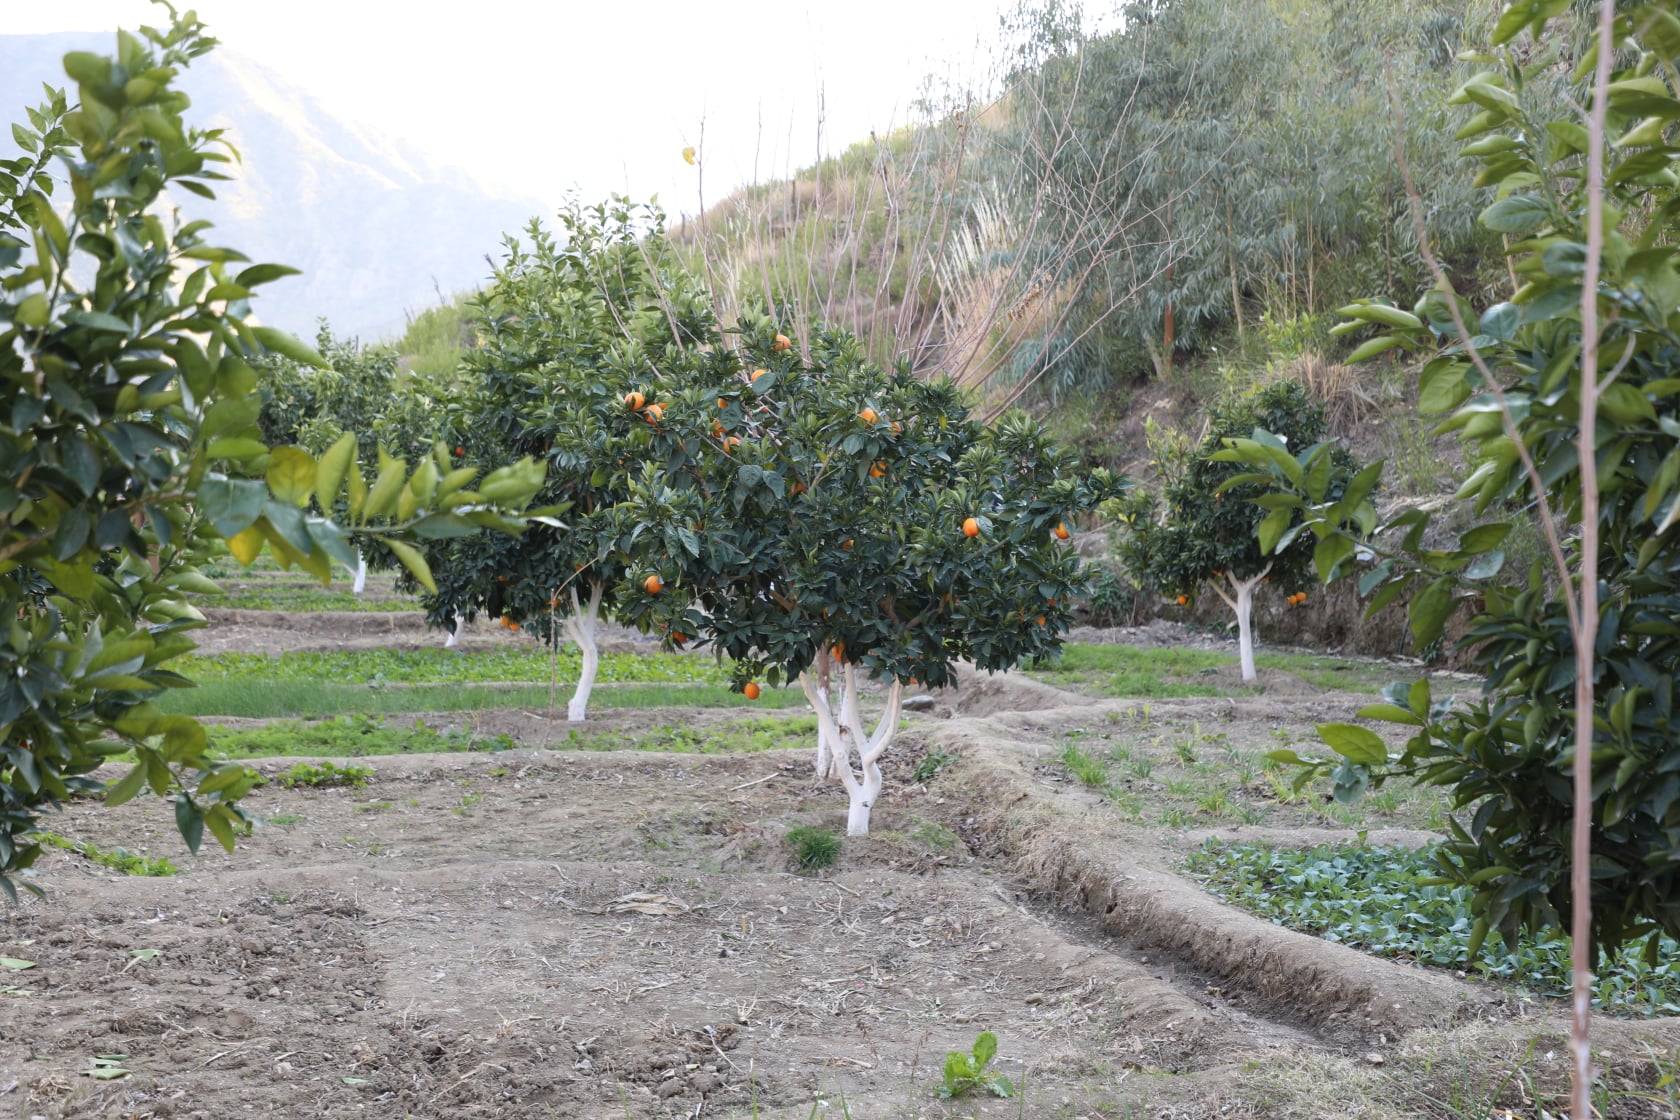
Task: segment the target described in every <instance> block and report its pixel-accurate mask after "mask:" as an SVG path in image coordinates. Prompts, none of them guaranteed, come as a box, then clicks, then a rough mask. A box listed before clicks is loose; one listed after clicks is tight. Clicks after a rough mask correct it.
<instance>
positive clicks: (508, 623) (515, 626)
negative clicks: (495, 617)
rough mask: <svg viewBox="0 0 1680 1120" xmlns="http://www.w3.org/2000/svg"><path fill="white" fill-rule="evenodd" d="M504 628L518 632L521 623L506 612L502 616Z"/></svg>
mask: <svg viewBox="0 0 1680 1120" xmlns="http://www.w3.org/2000/svg"><path fill="white" fill-rule="evenodd" d="M502 629H503V630H512V631H514V632H515V633H518V631H519V623H517V622H515V621H514V620H513V619H512V618H511V617H510V616H508V615H505V614H504V615H503V616H502Z"/></svg>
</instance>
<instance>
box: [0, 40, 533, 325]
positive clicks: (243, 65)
mask: <svg viewBox="0 0 1680 1120" xmlns="http://www.w3.org/2000/svg"><path fill="white" fill-rule="evenodd" d="M112 43H113V36H111V35H110V34H108V33H104V32H54V33H50V34H42V35H0V116H3V117H4V119H5V120H6V121H21V120H24V110H25V108H26V107H27V106H33V105H37V104H39V103H40V101H41V100H42V92H41V83H42V82H43V81H46V82H48V83H50V84H52V85H54V86H64V85H68V80H67V79H66V78H64V76H63V62H62V60H63V56H64V55H65V53H66V52H68V51H72V50H94V51H100V52H102V53H103V52H109V51H110V50H111V47H112ZM180 85H181V88H183V89H184V90H185V91H186V92H187V93H188V95H189V96H191V98H192V99H193V107H192V109H190V110H189V111H188V113H187V114H186V117H187V120H188V122H189V123H190V124H191V125H193V126H194V127H196V128H200V129H211V128H222V129H225V130H226V134H225V135H226V139H227V140H228V141H229V142H230V143H231V144H232V145H233V146H234V148H235V149H236V150H237V151H238V152H239V155H240V161H239V162H238V163H235V164H232V165H230V166H229V167H228V168H227V169H226V170H228V172H229V174H231V175H233V176H234V178H233V179H232V180H230V181H228V182H225V183H221V184H218V185H217V191H216V193H217V198H216V200H215V201H207V200H203V199H199V198H196V197H191V196H186V197H181V198H178V199H172V201H174V202H175V203H176V205H178V207H179V209H180V212H181V214H182V215H183V218H185V219H193V218H204V219H207V220H209V221H211V222H213V223H215V227H216V228H215V230H214V231H213V233H212V235H211V236H212V239H213V240H214V241H215V242H216V243H218V244H226V245H228V246H230V247H232V248H236V249H238V250H239V251H241V252H243V253H245V254H246V255H247V256H249V257H251V258H252V259H253V260H257V261H273V262H276V263H280V264H286V265H290V266H292V267H294V268H299V269H302V270H303V275H302V276H298V277H288V278H287V279H284V280H281V281H278V282H276V283H274V284H271V285H268V286H266V287H265V288H264V289H263V294H262V295H261V297H260V298H259V299H257V300H256V301H255V302H254V303H253V310H254V312H255V314H256V316H257V318H258V319H260V320H261V321H263V322H265V323H269V324H272V325H274V326H278V327H281V328H284V329H286V330H289V331H292V332H293V333H295V334H299V335H302V336H303V337H305V338H310V337H313V336H314V333H315V324H316V321H317V320H318V319H321V318H325V319H327V320H328V321H329V322H330V324H331V326H332V328H333V331H334V333H335V334H337V335H339V336H340V337H348V336H355V337H359V338H363V339H366V340H368V341H374V340H378V339H382V338H388V337H392V336H394V335H395V334H397V333H398V332H400V331H401V329H402V327H403V324H404V320H405V318H406V317H409V316H412V315H414V314H417V313H418V312H420V311H422V310H424V309H425V308H427V307H431V306H434V305H436V304H437V303H439V302H440V299H446V298H448V297H449V296H450V295H451V294H453V293H455V292H459V291H464V290H469V289H473V288H477V287H479V286H481V285H482V284H483V283H484V281H485V280H486V279H487V277H488V276H489V273H490V270H491V265H490V263H489V260H488V259H487V258H490V259H493V258H494V257H495V255H496V254H497V251H498V247H499V246H500V244H501V241H502V237H503V235H504V234H506V233H513V232H517V231H519V230H520V229H522V228H523V227H524V226H525V225H526V224H527V222H528V221H529V220H530V219H531V218H532V217H533V216H537V215H542V214H545V213H546V209H547V208H546V207H545V206H544V205H543V204H542V203H540V202H538V201H536V200H535V199H529V198H520V197H517V196H515V195H512V194H511V193H498V192H496V191H495V190H494V188H493V187H487V186H486V185H485V184H483V183H481V182H479V181H478V180H477V179H475V178H474V177H473V176H472V175H471V174H470V173H469V172H467V171H466V170H465V169H462V168H458V167H450V166H446V165H442V164H439V163H437V162H435V161H433V160H431V159H429V158H428V157H426V156H425V155H423V154H421V153H420V152H418V151H416V150H414V149H413V148H411V147H409V146H407V145H405V144H404V143H403V142H402V141H400V140H398V139H396V138H394V137H391V136H388V135H386V134H384V133H382V132H381V131H380V130H379V129H378V128H377V127H376V126H372V125H367V124H363V123H359V122H355V121H351V120H347V119H344V118H341V117H339V116H337V115H336V114H334V113H333V112H332V111H331V109H330V107H329V106H326V105H324V104H323V103H322V102H321V101H320V100H319V99H317V98H315V97H314V96H313V95H312V94H310V93H308V92H307V91H305V90H303V89H302V88H301V87H299V86H297V85H296V84H295V83H293V82H291V81H289V80H287V79H286V78H285V77H284V76H283V75H280V74H279V73H277V72H275V71H274V70H272V69H270V68H269V67H266V66H264V65H262V64H261V63H258V62H256V61H254V60H252V59H249V58H246V57H244V56H242V55H239V54H238V53H237V52H234V51H230V50H228V49H227V48H226V47H225V46H224V47H219V48H218V49H217V50H215V51H214V52H212V53H211V54H209V55H207V56H205V57H204V58H201V59H199V60H197V61H196V62H195V63H194V64H193V66H192V67H191V68H190V69H188V70H186V71H185V72H184V73H183V75H182V77H181V81H180ZM69 92H70V94H71V97H72V99H73V98H74V90H73V89H71V90H69ZM0 137H4V138H5V139H4V140H0V147H3V148H5V149H6V150H7V152H8V154H10V149H11V142H10V138H9V136H7V135H6V134H5V133H3V132H0Z"/></svg>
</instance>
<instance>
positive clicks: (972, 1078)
mask: <svg viewBox="0 0 1680 1120" xmlns="http://www.w3.org/2000/svg"><path fill="white" fill-rule="evenodd" d="M995 1057H997V1035H995V1034H993V1033H992V1032H991V1031H981V1032H980V1037H978V1038H976V1039H975V1040H974V1049H973V1050H972V1051H971V1052H970V1053H967V1054H964V1053H963V1052H962V1051H961V1050H952V1051H951V1052H950V1053H948V1054H946V1055H945V1080H944V1082H943V1083H942V1084H941V1085H940V1086H939V1095H940V1096H941V1097H943V1098H944V1099H946V1100H950V1099H951V1098H953V1097H960V1096H962V1095H963V1094H964V1093H967V1092H969V1091H970V1090H971V1089H985V1090H987V1091H988V1092H990V1093H991V1094H992V1095H994V1096H998V1097H1013V1096H1014V1095H1015V1083H1014V1082H1013V1081H1011V1080H1009V1078H1007V1077H1005V1076H1004V1075H1003V1074H1001V1073H998V1072H997V1071H996V1070H994V1069H991V1068H989V1067H990V1066H991V1064H992V1059H993V1058H995Z"/></svg>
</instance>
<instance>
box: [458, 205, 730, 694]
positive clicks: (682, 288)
mask: <svg viewBox="0 0 1680 1120" xmlns="http://www.w3.org/2000/svg"><path fill="white" fill-rule="evenodd" d="M560 223H561V230H560V232H561V234H562V237H561V238H560V239H559V241H558V242H557V241H556V239H555V238H554V237H552V236H550V235H549V234H548V233H547V232H546V231H545V230H544V229H543V228H542V226H541V225H540V224H539V223H536V222H533V223H532V224H531V226H530V228H529V230H528V231H527V238H528V241H529V245H528V246H522V245H521V244H520V243H519V242H518V241H517V240H514V239H511V238H510V239H509V242H508V249H507V254H506V256H505V258H504V260H503V263H502V265H501V266H500V267H499V268H498V269H497V270H496V277H495V281H494V283H493V284H492V285H491V287H490V288H489V290H488V291H486V292H485V293H484V294H483V295H482V296H480V297H479V298H478V299H477V300H476V301H474V302H473V303H472V304H471V309H470V324H471V326H472V327H473V329H474V330H475V331H476V332H477V335H478V339H477V345H476V346H475V347H474V348H473V349H472V350H470V351H469V352H468V354H467V355H466V357H465V358H464V359H463V368H462V370H461V371H460V376H459V378H458V384H460V385H462V386H464V387H465V391H464V392H463V393H461V394H460V395H458V396H456V397H455V398H453V399H452V400H451V402H450V404H449V405H448V407H447V409H446V414H445V416H444V419H443V423H444V425H445V426H446V427H447V428H448V429H450V430H451V431H453V432H454V433H456V434H455V440H456V443H455V445H454V450H456V451H457V452H458V453H459V454H463V455H470V456H471V457H473V458H475V459H483V460H484V461H487V462H498V461H512V460H513V459H516V458H518V457H520V456H525V455H529V456H533V457H536V458H539V459H544V460H546V461H547V463H548V468H549V474H548V482H547V485H546V487H545V489H544V491H543V493H542V496H541V500H543V501H544V502H546V503H550V504H553V505H555V506H561V507H565V508H566V509H567V510H568V514H567V525H566V528H565V529H564V531H562V530H561V529H560V528H559V527H558V526H548V525H539V526H534V527H533V528H532V529H531V530H530V531H529V532H527V533H526V534H524V535H523V536H521V537H518V538H511V537H499V538H491V537H486V536H473V537H465V538H462V539H460V540H455V541H441V542H438V543H437V544H435V545H434V546H433V547H432V548H431V549H430V550H428V559H429V560H430V561H431V566H432V568H433V570H434V571H435V572H436V574H437V584H438V587H437V592H436V593H435V594H433V595H430V596H428V597H427V600H426V605H427V610H428V613H429V615H430V617H431V619H432V620H433V621H434V622H435V623H438V624H440V625H450V624H452V623H453V621H454V620H455V619H456V618H462V617H464V618H468V619H470V618H472V617H474V616H475V615H477V614H478V613H480V612H487V613H489V614H490V615H491V616H493V617H496V618H499V619H500V620H501V621H502V624H503V625H505V626H508V627H513V628H519V629H523V630H527V631H529V632H531V633H532V634H534V635H535V636H536V637H538V638H540V639H542V640H544V641H547V642H549V643H551V644H553V643H557V642H559V641H560V640H562V639H563V638H569V639H571V640H572V641H574V642H575V643H576V644H577V646H578V648H579V650H580V652H581V654H582V665H581V670H580V673H579V677H578V682H577V686H576V689H575V691H574V693H573V696H572V699H571V702H570V704H569V705H568V708H567V716H568V718H570V719H572V720H581V719H584V718H586V716H587V713H588V705H589V696H590V690H591V688H592V686H593V684H594V681H595V675H596V670H597V666H598V664H599V654H598V651H597V645H596V638H595V634H596V625H597V623H598V621H599V620H600V619H601V618H602V617H611V616H613V615H614V614H616V613H617V612H618V610H619V607H620V604H621V603H622V601H623V596H622V593H621V592H622V587H623V585H624V580H625V576H626V571H627V569H626V566H625V565H626V563H627V553H626V552H625V550H624V549H623V548H622V547H620V546H619V543H618V541H617V540H616V534H615V532H614V529H613V521H612V516H611V511H612V509H613V508H614V507H615V506H616V505H617V504H618V503H619V502H621V501H623V500H624V499H625V498H626V497H627V496H628V494H629V485H630V480H631V479H632V477H634V476H635V475H637V474H638V473H639V472H640V471H641V470H642V469H643V468H644V467H646V466H653V467H655V468H657V469H667V468H670V469H675V467H676V466H677V465H678V464H679V463H680V462H681V456H682V451H681V450H680V449H679V448H678V446H677V442H678V441H676V440H673V439H672V438H670V436H669V431H668V429H667V427H666V426H664V425H662V424H661V423H660V415H661V414H662V413H663V411H664V410H665V408H666V407H668V404H667V403H666V402H665V401H664V399H663V398H661V397H659V396H658V394H657V393H656V392H655V391H654V388H653V386H652V385H651V384H649V383H648V378H647V376H646V373H647V370H648V369H649V368H650V366H655V365H658V364H660V363H662V362H663V361H664V356H665V354H666V352H667V351H668V350H671V349H673V348H680V347H681V346H682V345H684V344H687V343H692V342H694V341H696V340H698V339H699V338H700V337H701V336H702V335H703V333H704V331H705V330H706V329H707V328H706V327H705V326H703V324H704V322H705V321H706V317H707V316H708V315H709V311H708V310H707V308H706V306H705V304H704V302H703V301H701V300H700V299H698V298H697V296H696V295H695V294H694V293H693V292H692V291H691V290H690V289H689V288H687V287H686V284H687V281H686V279H685V277H684V274H683V273H682V272H681V271H680V270H679V269H676V268H673V267H671V264H670V261H669V259H668V257H667V253H666V244H665V240H664V237H663V233H662V225H663V215H662V214H661V213H660V212H659V210H658V209H657V208H655V207H652V206H640V205H633V204H631V203H629V202H627V201H625V200H623V199H613V200H611V201H610V202H607V203H603V204H600V205H596V206H591V207H583V206H580V205H578V204H577V203H576V202H573V203H572V204H570V205H568V206H567V207H566V208H565V209H564V210H562V211H561V213H560ZM638 386H641V388H637V387H638Z"/></svg>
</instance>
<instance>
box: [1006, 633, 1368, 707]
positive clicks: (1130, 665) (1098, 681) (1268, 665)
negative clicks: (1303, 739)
mask: <svg viewBox="0 0 1680 1120" xmlns="http://www.w3.org/2000/svg"><path fill="white" fill-rule="evenodd" d="M1235 664H1237V658H1236V657H1234V656H1233V655H1231V654H1228V653H1221V652H1219V651H1217V650H1206V649H1185V648H1182V647H1177V646H1163V647H1150V648H1140V647H1136V646H1124V645H1076V644H1075V645H1068V646H1065V647H1063V649H1062V656H1061V658H1060V660H1058V661H1057V662H1055V663H1054V664H1050V665H1045V666H1041V667H1036V668H1034V669H1033V670H1032V675H1033V676H1035V677H1038V678H1039V679H1041V680H1044V681H1046V682H1048V683H1050V684H1060V685H1064V686H1072V685H1077V684H1084V685H1086V686H1088V687H1090V688H1092V689H1094V690H1095V691H1097V692H1098V693H1100V694H1101V695H1104V696H1115V697H1137V698H1140V699H1171V698H1176V697H1190V696H1226V695H1229V694H1230V693H1231V691H1232V689H1231V687H1230V685H1228V684H1226V683H1224V682H1222V681H1219V680H1215V679H1212V675H1213V673H1214V672H1215V671H1216V670H1219V669H1222V668H1225V667H1227V666H1231V665H1235ZM1254 664H1255V666H1256V668H1260V669H1279V670H1282V671H1284V672H1287V673H1292V674H1294V675H1295V676H1298V677H1300V678H1301V679H1302V680H1305V681H1307V682H1309V683H1311V684H1314V685H1317V686H1318V687H1320V688H1327V689H1334V690H1337V691H1343V692H1356V693H1366V692H1374V691H1376V690H1377V689H1379V688H1381V687H1382V686H1383V685H1385V684H1387V683H1388V682H1389V681H1390V680H1392V679H1394V678H1395V676H1396V675H1397V674H1396V672H1395V670H1394V669H1392V668H1390V667H1389V666H1385V665H1381V664H1378V663H1375V662H1369V661H1359V660H1355V659H1352V658H1342V657H1324V656H1318V655H1315V654H1309V653H1257V654H1255V656H1254Z"/></svg>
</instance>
